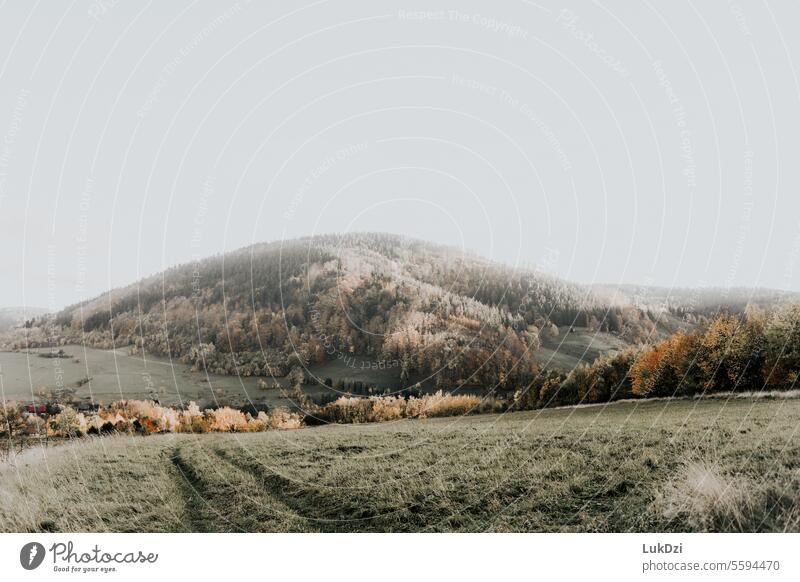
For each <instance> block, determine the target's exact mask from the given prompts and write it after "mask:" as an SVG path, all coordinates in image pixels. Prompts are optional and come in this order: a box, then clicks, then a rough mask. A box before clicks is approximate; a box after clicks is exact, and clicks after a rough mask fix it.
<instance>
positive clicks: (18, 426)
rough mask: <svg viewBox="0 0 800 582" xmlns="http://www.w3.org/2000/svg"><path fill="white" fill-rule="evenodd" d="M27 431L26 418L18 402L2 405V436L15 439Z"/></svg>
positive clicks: (0, 421) (0, 408)
mask: <svg viewBox="0 0 800 582" xmlns="http://www.w3.org/2000/svg"><path fill="white" fill-rule="evenodd" d="M24 430H25V418H24V417H23V416H22V412H21V411H20V406H19V404H18V403H16V402H3V403H2V405H0V436H4V437H9V438H11V437H15V436H18V435H20V434H22V432H23V431H24Z"/></svg>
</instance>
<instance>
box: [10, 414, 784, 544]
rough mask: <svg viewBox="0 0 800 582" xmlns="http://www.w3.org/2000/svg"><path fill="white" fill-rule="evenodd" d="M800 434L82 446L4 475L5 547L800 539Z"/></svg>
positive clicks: (733, 423)
mask: <svg viewBox="0 0 800 582" xmlns="http://www.w3.org/2000/svg"><path fill="white" fill-rule="evenodd" d="M798 419H800V401H798V400H785V401H769V400H765V399H761V400H756V401H753V400H745V399H737V400H730V401H727V402H726V401H723V400H702V401H691V400H677V401H653V402H643V403H630V402H628V403H616V404H612V405H608V406H596V407H589V408H577V409H575V408H573V409H560V410H545V411H538V412H523V413H513V414H506V415H502V416H498V415H483V416H474V417H463V418H458V419H453V418H449V419H430V420H419V421H416V420H415V421H400V422H393V423H381V424H370V425H331V426H326V427H318V428H307V429H300V430H292V431H272V432H266V433H246V434H229V435H226V434H216V435H191V434H178V435H164V436H151V437H144V438H141V437H124V436H120V437H110V438H103V439H97V440H94V441H87V440H79V441H76V442H75V443H74V444H70V445H66V446H61V447H55V448H52V449H46V450H45V453H46V463H47V468H48V470H47V471H44V470H42V463H44V462H45V459H44V458H41V457H42V454H41V452H39V451H41V449H39V450H38V451H31V452H25V453H24V454H23V456H22V457H21V458H19V459H18V468H17V469H15V468H13V467H9V466H8V465H5V466H4V465H3V464H2V463H0V497H2V499H4V502H3V503H2V504H0V531H18V532H20V531H25V532H47V531H57V532H73V531H113V532H142V531H222V532H240V531H273V532H275V531H277V532H280V531H334V532H337V531H338V532H374V531H378V532H382V531H614V532H626V531H696V530H712V531H741V530H744V531H797V530H798V528H799V527H800V515H798V513H797V508H798V503H800V499H798V493H797V492H798V483H797V472H796V467H797V461H798V454H800V447H798V439H797V436H796V430H795V429H796V427H797V423H798ZM667 437H669V438H667ZM37 459H38V460H37ZM465 467H468V468H469V470H464V469H465ZM698 472H699V475H701V476H702V475H706V477H707V478H708V479H713V483H715V484H719V489H720V490H721V491H723V494H721V495H724V499H722V500H721V501H720V503H719V504H715V503H714V500H715V499H716V497H714V496H711V495H709V494H708V491H707V488H705V489H704V488H703V487H702V483H703V482H702V480H700V481H699V484H698Z"/></svg>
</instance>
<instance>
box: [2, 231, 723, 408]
mask: <svg viewBox="0 0 800 582" xmlns="http://www.w3.org/2000/svg"><path fill="white" fill-rule="evenodd" d="M630 295H631V294H630V293H629V292H628V291H626V290H625V289H623V288H616V289H609V288H596V289H593V288H591V287H588V286H583V285H577V284H572V283H568V282H564V281H561V280H559V279H556V278H554V277H551V276H548V275H544V274H541V273H537V272H534V271H528V270H521V269H513V268H511V267H507V266H504V265H500V264H497V263H493V262H490V261H488V260H485V259H483V258H480V257H478V256H474V255H470V254H465V253H463V252H461V251H457V250H455V249H452V248H449V247H443V246H437V245H434V244H431V243H426V242H422V241H418V240H413V239H408V238H405V237H401V236H397V235H388V234H349V235H323V236H317V237H311V238H304V239H297V240H293V241H281V242H275V243H264V244H257V245H253V246H251V247H247V248H244V249H240V250H237V251H234V252H231V253H228V254H225V255H221V256H215V257H211V258H208V259H205V260H202V261H198V262H195V263H189V264H184V265H180V266H177V267H174V268H171V269H168V270H167V271H165V272H163V273H160V274H158V275H155V276H152V277H149V278H147V279H144V280H142V281H139V282H137V283H135V284H132V285H130V286H128V287H125V288H121V289H116V290H113V291H110V292H108V293H106V294H103V295H102V296H100V297H97V298H95V299H93V300H90V301H86V302H83V303H81V304H78V305H73V306H70V307H68V308H66V309H64V310H63V311H61V312H60V313H58V314H56V315H54V316H46V317H40V318H38V319H36V320H32V321H29V322H26V324H25V327H26V328H27V333H26V334H25V337H24V338H22V339H20V338H19V337H16V338H15V339H12V340H6V341H5V347H6V348H9V347H10V348H11V349H21V348H23V347H25V346H36V345H48V344H49V345H52V344H54V343H56V344H58V343H74V342H76V343H85V344H87V345H89V346H93V347H98V348H120V347H128V348H129V349H130V350H131V351H133V352H137V351H140V350H146V351H147V352H148V353H153V354H157V355H162V356H169V357H171V358H173V359H177V360H179V361H182V362H184V363H186V364H188V365H191V366H193V367H195V368H196V369H205V370H208V371H209V372H213V373H221V374H241V375H244V376H275V377H278V376H285V375H287V374H290V373H293V372H298V371H299V373H300V374H301V375H302V370H303V369H304V368H306V367H308V366H311V365H314V364H320V363H323V362H325V361H326V360H330V359H333V358H343V357H344V358H347V357H356V356H357V357H359V358H362V359H366V360H368V361H369V362H371V363H372V365H375V366H380V367H382V368H391V369H396V371H397V379H398V383H401V384H404V385H408V384H410V383H411V382H417V381H426V380H427V381H429V382H435V383H436V385H437V386H440V387H449V386H456V385H461V384H470V385H479V386H484V387H487V388H495V387H500V388H507V389H515V388H517V387H521V386H531V385H532V384H533V383H535V382H539V381H541V378H543V377H546V376H548V377H549V375H552V373H550V372H546V373H542V371H541V370H540V369H539V366H538V365H537V364H536V362H535V360H534V358H533V354H534V352H535V351H536V350H537V349H538V348H539V345H540V334H544V333H558V326H562V327H563V326H579V327H582V328H588V329H591V330H597V331H601V332H607V333H611V334H615V335H617V336H618V337H620V338H623V339H624V340H625V341H626V342H627V343H628V344H629V345H632V346H638V345H641V344H644V343H647V342H650V343H652V342H653V341H655V340H657V339H659V338H663V337H666V336H667V335H668V333H665V332H664V329H663V328H660V327H659V325H660V322H662V321H664V320H665V318H672V320H675V321H681V322H688V325H690V326H691V327H694V326H697V325H705V324H706V323H707V321H709V319H711V318H713V316H714V314H715V312H713V311H712V310H711V309H707V310H706V309H694V308H693V307H692V305H691V304H690V303H689V302H688V301H686V300H685V301H677V302H673V303H670V304H666V303H664V302H663V301H659V300H658V297H657V296H656V295H654V294H653V293H651V295H650V296H649V297H643V298H642V297H639V298H638V299H636V300H634V299H632V298H631V296H630ZM718 310H719V307H717V310H716V311H718ZM687 329H688V328H687ZM667 331H674V330H672V329H669V330H667ZM686 337H694V335H692V334H690V335H689V336H686ZM670 341H672V340H670ZM624 357H627V356H620V355H614V356H609V358H612V360H610V361H615V360H613V358H624ZM598 365H601V364H598ZM609 365H612V364H609ZM579 373H583V372H580V371H578V370H576V371H575V374H579ZM592 390H600V391H603V390H606V389H605V388H599V387H598V388H593V389H592ZM536 398H537V399H538V398H539V395H538V393H537V395H536ZM598 398H600V399H602V397H598ZM567 399H569V398H567Z"/></svg>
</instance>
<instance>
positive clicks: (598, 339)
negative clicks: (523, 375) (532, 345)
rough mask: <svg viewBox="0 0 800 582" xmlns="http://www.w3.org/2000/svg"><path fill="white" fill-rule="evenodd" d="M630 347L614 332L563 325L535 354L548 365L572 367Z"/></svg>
mask: <svg viewBox="0 0 800 582" xmlns="http://www.w3.org/2000/svg"><path fill="white" fill-rule="evenodd" d="M570 329H572V330H573V331H570ZM627 347H630V346H629V344H627V343H626V342H625V341H624V340H622V339H620V338H619V337H617V336H615V335H613V334H610V333H605V332H602V331H592V330H589V329H587V328H585V327H573V328H570V327H569V326H562V327H560V328H559V334H558V335H557V336H556V337H551V336H548V335H545V336H543V337H542V345H541V347H540V348H539V349H538V350H537V351H536V354H535V357H536V361H537V362H539V363H540V364H541V365H543V366H545V367H547V368H556V369H559V370H567V371H569V370H572V369H573V368H575V367H577V366H578V364H580V363H586V364H591V363H592V362H594V361H595V360H596V359H597V358H598V356H600V355H602V354H605V353H608V352H610V351H614V350H623V349H625V348H627Z"/></svg>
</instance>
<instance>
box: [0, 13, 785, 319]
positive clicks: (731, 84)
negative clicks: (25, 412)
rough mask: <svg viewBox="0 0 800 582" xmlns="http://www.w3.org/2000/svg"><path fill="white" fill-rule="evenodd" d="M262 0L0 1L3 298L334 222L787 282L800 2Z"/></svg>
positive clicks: (527, 258)
mask: <svg viewBox="0 0 800 582" xmlns="http://www.w3.org/2000/svg"><path fill="white" fill-rule="evenodd" d="M260 4H262V3H255V2H253V3H251V2H246V1H244V0H240V1H239V2H210V1H200V0H198V1H183V0H176V1H173V2H155V1H151V2H144V1H143V2H130V1H127V0H102V1H101V0H93V1H86V0H74V1H69V2H54V1H45V2H37V3H34V2H29V1H27V0H9V1H8V2H6V3H4V4H3V6H2V8H0V12H1V13H2V16H1V17H0V248H2V253H0V273H2V283H3V284H2V285H0V306H25V305H27V306H36V307H44V308H48V309H51V310H55V309H59V308H61V307H63V306H65V305H69V304H72V303H75V302H77V301H79V300H81V299H84V298H90V297H93V296H96V295H97V294H99V293H101V292H103V291H105V290H107V289H109V288H113V287H117V286H121V285H126V284H129V283H131V282H134V281H136V280H137V279H139V278H141V277H143V276H147V275H150V274H153V273H157V272H159V271H161V270H163V269H165V268H167V267H169V266H171V265H175V264H177V263H185V262H189V261H193V260H196V259H197V258H199V257H205V256H209V255H214V254H217V253H223V252H225V251H228V250H232V249H236V248H240V247H242V246H246V245H249V244H252V243H254V242H261V241H271V240H280V239H289V238H294V237H298V236H305V235H311V234H315V233H330V232H349V231H385V232H396V233H401V234H406V235H409V236H413V237H418V238H423V239H427V240H431V241H435V242H438V243H444V244H449V245H452V246H455V247H458V248H463V249H465V250H467V251H469V252H477V253H479V254H481V255H484V256H486V257H488V258H491V259H494V260H497V261H501V262H504V263H508V264H510V265H520V266H526V267H534V268H538V269H541V270H543V271H547V272H549V273H552V274H556V275H558V276H561V277H564V278H567V279H570V280H573V281H578V282H583V283H593V282H597V283H629V284H636V285H659V286H666V287H700V286H702V287H708V286H715V287H716V286H719V287H729V286H741V287H770V288H776V289H786V290H794V291H798V290H800V264H798V259H799V258H800V195H799V192H800V164H798V163H797V152H798V151H800V147H798V146H800V107H799V105H800V82H799V81H798V74H800V73H799V72H798V65H800V37H798V35H797V34H794V30H793V29H794V28H796V26H795V25H796V23H797V22H798V21H799V20H800V6H798V5H797V3H795V2H791V1H789V0H783V1H776V2H769V3H767V2H763V3H750V2H747V3H745V2H741V3H736V2H728V1H710V2H684V1H680V0H679V1H677V2H653V1H644V2H641V3H639V2H637V3H631V2H622V1H614V2H608V1H604V2H588V1H586V2H528V1H522V0H508V1H504V2H496V3H486V2H470V1H466V2H465V1H459V2H451V3H445V2H440V1H439V0H433V1H429V2H425V3H423V2H417V3H408V4H404V3H402V2H400V3H397V2H384V1H365V0H362V1H360V2H350V1H335V2H334V1H325V0H317V1H314V2H297V1H296V0H292V1H288V0H285V1H276V2H269V3H263V4H265V5H264V6H261V5H260ZM267 4H268V5H267Z"/></svg>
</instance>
